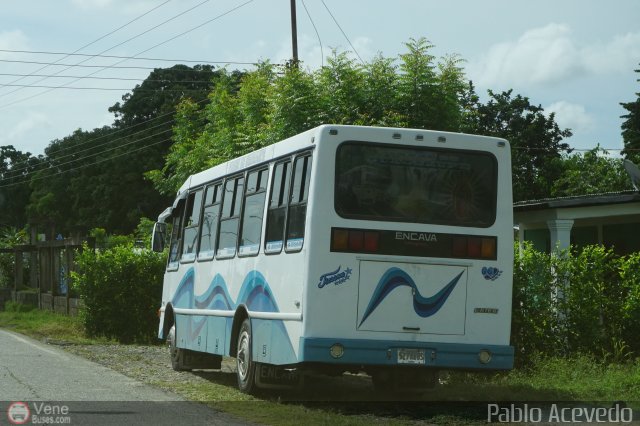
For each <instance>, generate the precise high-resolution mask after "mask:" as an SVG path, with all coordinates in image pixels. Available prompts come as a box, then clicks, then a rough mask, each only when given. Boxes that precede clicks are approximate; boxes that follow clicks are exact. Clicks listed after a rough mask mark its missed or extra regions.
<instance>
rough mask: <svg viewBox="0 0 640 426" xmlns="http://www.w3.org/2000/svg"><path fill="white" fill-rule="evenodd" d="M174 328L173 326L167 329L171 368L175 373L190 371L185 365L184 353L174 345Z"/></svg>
mask: <svg viewBox="0 0 640 426" xmlns="http://www.w3.org/2000/svg"><path fill="white" fill-rule="evenodd" d="M176 340H177V338H176V326H175V324H174V325H172V326H171V328H170V329H169V333H168V334H167V343H168V344H169V356H170V357H171V368H173V369H174V370H175V371H189V370H191V369H190V368H189V367H188V366H187V365H186V363H185V356H186V351H185V350H184V349H181V348H179V347H178V346H177V344H176Z"/></svg>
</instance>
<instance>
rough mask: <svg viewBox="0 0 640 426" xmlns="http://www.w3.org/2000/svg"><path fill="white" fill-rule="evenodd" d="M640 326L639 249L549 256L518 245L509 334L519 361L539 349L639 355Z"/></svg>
mask: <svg viewBox="0 0 640 426" xmlns="http://www.w3.org/2000/svg"><path fill="white" fill-rule="evenodd" d="M639 329H640V253H635V254H632V255H629V256H623V257H618V256H616V255H615V254H614V253H613V251H612V250H611V249H607V248H605V247H602V246H597V245H596V246H587V247H584V248H583V249H582V250H581V251H580V252H575V251H574V252H563V253H560V254H559V255H549V254H546V253H541V252H538V251H536V250H534V249H533V248H532V247H531V245H528V244H525V246H524V247H523V248H522V249H521V250H519V249H518V246H517V245H516V255H515V264H514V275H513V318H512V328H511V336H512V344H513V345H514V347H515V349H516V362H517V365H520V366H522V365H529V364H530V363H531V361H532V360H533V359H534V358H535V357H536V356H537V355H539V354H541V355H543V356H556V355H563V356H574V355H576V356H577V355H579V354H583V353H591V354H593V355H596V356H601V357H603V358H605V359H609V360H613V361H621V360H627V359H629V358H631V357H632V356H634V355H635V356H640V344H639V343H638V339H637V332H638V330H639Z"/></svg>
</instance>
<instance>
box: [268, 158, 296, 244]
mask: <svg viewBox="0 0 640 426" xmlns="http://www.w3.org/2000/svg"><path fill="white" fill-rule="evenodd" d="M290 169H291V161H285V162H282V163H277V164H276V165H275V166H274V167H273V179H272V180H271V195H270V197H269V209H268V211H267V230H266V236H265V246H264V252H265V253H271V254H273V253H280V252H281V251H282V246H283V241H284V225H285V219H286V216H287V196H288V194H289V183H290V180H291V173H289V170H290Z"/></svg>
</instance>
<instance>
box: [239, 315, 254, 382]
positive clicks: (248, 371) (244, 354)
mask: <svg viewBox="0 0 640 426" xmlns="http://www.w3.org/2000/svg"><path fill="white" fill-rule="evenodd" d="M236 367H237V368H236V375H237V377H238V388H239V389H240V391H242V392H244V393H248V394H252V393H254V392H255V391H256V380H255V376H256V363H255V362H253V360H252V359H251V321H250V320H249V318H247V319H245V320H244V321H243V322H242V326H240V332H239V333H238V354H237V355H236Z"/></svg>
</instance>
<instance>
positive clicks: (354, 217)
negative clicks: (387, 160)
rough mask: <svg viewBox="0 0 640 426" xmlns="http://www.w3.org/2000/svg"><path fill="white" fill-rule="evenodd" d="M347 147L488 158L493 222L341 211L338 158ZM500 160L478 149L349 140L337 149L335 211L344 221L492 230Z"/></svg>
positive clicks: (496, 217) (488, 152)
mask: <svg viewBox="0 0 640 426" xmlns="http://www.w3.org/2000/svg"><path fill="white" fill-rule="evenodd" d="M347 145H352V146H353V145H356V146H357V145H360V146H367V145H370V146H374V147H376V148H394V149H400V150H402V149H404V150H424V151H430V152H436V153H451V154H461V153H464V154H476V155H478V154H480V155H483V156H485V157H487V158H488V159H489V160H490V161H491V162H492V164H493V168H492V174H491V182H492V184H493V188H494V189H493V191H492V194H491V199H490V201H491V206H492V220H490V221H488V222H489V223H486V224H478V223H476V224H460V223H455V222H451V221H444V220H434V219H430V220H415V219H416V218H389V217H382V216H379V217H370V216H366V215H359V214H349V213H345V212H344V211H342V210H341V209H339V208H338V207H337V206H338V204H339V203H338V196H339V190H338V184H339V173H340V172H341V170H340V169H339V167H338V158H339V153H340V150H341V149H342V148H343V147H345V146H347ZM498 167H499V164H498V159H497V157H496V155H495V154H494V153H492V152H491V151H483V150H476V149H463V148H441V147H433V146H422V145H394V144H388V143H376V144H372V143H369V142H365V141H357V140H349V141H344V142H342V143H341V144H340V145H338V147H337V148H336V155H335V176H334V182H333V188H334V191H333V194H334V195H333V209H334V211H335V213H336V214H337V215H338V216H339V217H341V218H343V219H349V220H363V221H374V222H381V223H393V222H396V223H422V224H431V225H442V226H451V227H456V228H476V229H487V228H490V227H492V226H494V225H495V223H496V221H497V220H498Z"/></svg>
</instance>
